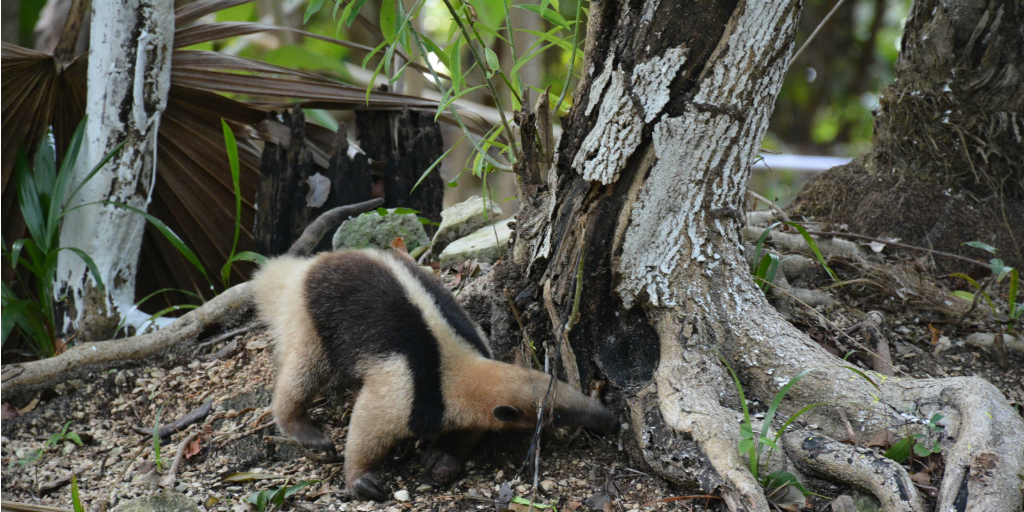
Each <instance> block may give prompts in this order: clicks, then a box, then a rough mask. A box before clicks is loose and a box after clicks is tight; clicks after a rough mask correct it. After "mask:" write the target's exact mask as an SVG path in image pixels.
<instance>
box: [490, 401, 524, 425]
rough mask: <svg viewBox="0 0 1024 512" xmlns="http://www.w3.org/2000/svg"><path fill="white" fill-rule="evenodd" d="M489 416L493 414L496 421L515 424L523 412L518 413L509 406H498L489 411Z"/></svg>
mask: <svg viewBox="0 0 1024 512" xmlns="http://www.w3.org/2000/svg"><path fill="white" fill-rule="evenodd" d="M491 414H493V415H494V417H495V418H497V420H498V421H501V422H504V423H515V422H517V421H519V419H520V418H522V417H523V411H520V410H519V409H516V408H515V407H512V406H511V405H499V406H497V407H495V408H494V409H493V410H491Z"/></svg>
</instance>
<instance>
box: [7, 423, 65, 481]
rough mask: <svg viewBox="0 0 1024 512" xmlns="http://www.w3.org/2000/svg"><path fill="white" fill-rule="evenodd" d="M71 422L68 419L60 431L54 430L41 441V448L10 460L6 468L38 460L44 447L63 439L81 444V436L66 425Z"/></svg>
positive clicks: (56, 443) (10, 468)
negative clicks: (48, 436)
mask: <svg viewBox="0 0 1024 512" xmlns="http://www.w3.org/2000/svg"><path fill="white" fill-rule="evenodd" d="M71 423H72V422H71V421H68V422H67V423H65V424H64V425H63V426H62V427H61V429H60V432H54V433H53V434H50V438H49V439H47V440H46V442H45V443H43V447H42V448H36V449H35V450H32V451H30V452H28V453H27V454H26V455H25V456H24V457H22V458H20V459H17V460H12V461H11V463H10V464H8V465H7V470H8V471H10V470H12V469H14V466H16V465H17V466H24V465H26V464H31V463H33V462H35V461H37V460H39V457H40V456H42V454H43V450H44V449H46V448H50V447H51V446H57V445H58V444H59V443H61V442H63V441H71V442H72V443H75V444H77V445H78V446H83V445H84V443H83V442H82V438H81V437H79V435H78V434H76V433H75V432H74V431H72V430H68V427H69V426H70V425H71Z"/></svg>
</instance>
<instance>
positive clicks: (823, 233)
mask: <svg viewBox="0 0 1024 512" xmlns="http://www.w3.org/2000/svg"><path fill="white" fill-rule="evenodd" d="M807 233H808V234H811V235H814V236H827V237H834V238H853V239H855V240H867V241H869V242H878V243H881V244H886V245H891V246H893V247H899V248H901V249H907V250H910V251H922V252H927V253H931V254H935V255H938V256H944V257H946V258H952V259H955V260H959V261H962V262H964V263H970V264H973V265H977V266H979V267H982V268H989V266H988V263H985V262H981V261H978V260H975V259H971V258H966V257H964V256H960V255H959V254H953V253H951V252H945V251H939V250H936V249H929V248H927V247H918V246H916V245H908V244H902V243H899V242H893V241H891V240H884V239H881V238H876V237H873V236H867V235H858V234H855V233H840V232H838V231H813V230H810V229H808V230H807Z"/></svg>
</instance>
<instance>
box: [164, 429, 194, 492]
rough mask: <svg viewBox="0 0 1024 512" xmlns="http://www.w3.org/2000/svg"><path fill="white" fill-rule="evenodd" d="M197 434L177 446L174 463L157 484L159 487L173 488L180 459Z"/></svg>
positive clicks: (190, 435) (192, 434) (191, 435)
mask: <svg viewBox="0 0 1024 512" xmlns="http://www.w3.org/2000/svg"><path fill="white" fill-rule="evenodd" d="M199 433H200V431H198V430H197V431H195V432H192V433H191V434H189V435H188V437H186V438H185V440H184V441H182V442H181V443H180V444H179V445H178V453H175V454H174V462H172V463H171V468H170V469H168V470H167V474H166V475H164V476H162V477H160V480H159V481H158V482H157V483H158V484H159V485H160V486H161V487H174V482H175V480H177V479H178V467H179V466H181V459H182V458H183V457H184V456H185V450H187V449H188V445H190V444H192V441H195V439H196V437H198V436H199Z"/></svg>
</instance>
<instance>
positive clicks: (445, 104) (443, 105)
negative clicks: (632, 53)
mask: <svg viewBox="0 0 1024 512" xmlns="http://www.w3.org/2000/svg"><path fill="white" fill-rule="evenodd" d="M483 87H487V86H486V85H477V86H474V87H470V88H469V89H463V90H462V91H460V92H458V93H457V94H453V95H451V96H449V97H448V98H445V99H444V100H443V101H442V102H441V104H440V105H438V106H437V114H436V115H435V116H434V121H437V119H438V118H439V117H441V113H442V112H444V111H445V110H447V109H448V106H449V105H451V104H452V103H455V102H456V101H458V99H459V98H461V97H463V96H465V95H467V94H469V93H471V92H473V91H475V90H477V89H481V88H483ZM453 90H454V89H453Z"/></svg>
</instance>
